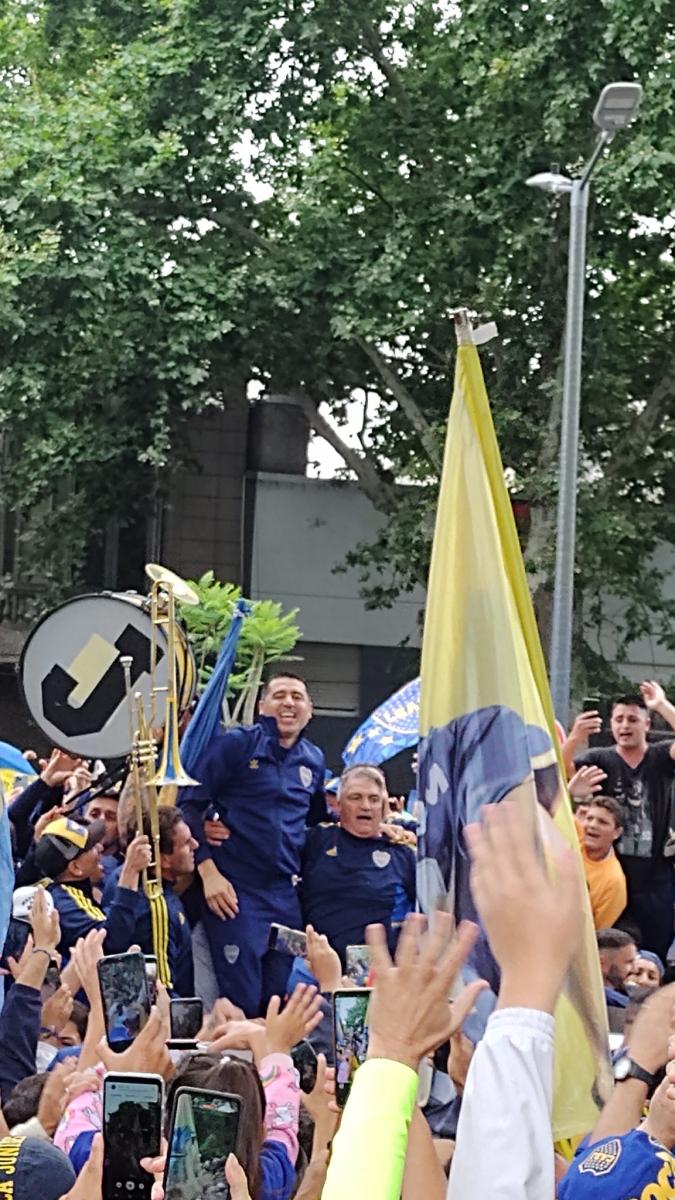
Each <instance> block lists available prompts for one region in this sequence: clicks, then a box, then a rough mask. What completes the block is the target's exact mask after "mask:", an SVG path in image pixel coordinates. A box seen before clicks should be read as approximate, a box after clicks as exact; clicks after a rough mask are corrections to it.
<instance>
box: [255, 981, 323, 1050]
mask: <svg viewBox="0 0 675 1200" xmlns="http://www.w3.org/2000/svg"><path fill="white" fill-rule="evenodd" d="M280 1007H281V1000H280V999H279V997H278V996H272V999H271V1000H270V1002H269V1004H268V1006H267V1014H266V1017H265V1033H266V1040H267V1053H268V1054H290V1052H291V1050H292V1048H293V1046H297V1044H298V1042H301V1041H302V1040H303V1038H307V1037H309V1035H310V1033H312V1032H313V1030H315V1029H316V1027H317V1025H320V1024H321V1020H322V1011H321V996H320V995H319V993H318V992H317V990H316V988H315V987H308V986H307V984H305V983H299V984H298V986H297V987H296V989H295V991H294V992H293V995H292V996H291V998H290V1000H289V1001H288V1003H287V1005H286V1007H285V1008H284V1010H283V1012H280V1011H279V1009H280Z"/></svg>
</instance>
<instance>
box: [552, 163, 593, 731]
mask: <svg viewBox="0 0 675 1200" xmlns="http://www.w3.org/2000/svg"><path fill="white" fill-rule="evenodd" d="M588 194H589V184H588V174H585V175H584V177H583V178H582V179H575V180H573V182H572V189H571V192H570V238H569V260H568V276H567V315H566V322H565V366H564V380H563V401H562V415H561V430H560V466H559V480H558V519H557V526H556V547H555V583H554V591H553V619H552V627H551V663H550V676H551V693H552V696H553V707H554V709H555V714H556V716H557V718H558V720H559V721H561V722H562V724H563V725H564V726H565V727H566V726H567V721H568V717H569V703H570V681H571V673H572V621H573V614H574V546H575V535H576V515H577V460H578V452H579V410H580V399H581V350H582V343H583V323H584V291H585V284H586V217H587V213H588Z"/></svg>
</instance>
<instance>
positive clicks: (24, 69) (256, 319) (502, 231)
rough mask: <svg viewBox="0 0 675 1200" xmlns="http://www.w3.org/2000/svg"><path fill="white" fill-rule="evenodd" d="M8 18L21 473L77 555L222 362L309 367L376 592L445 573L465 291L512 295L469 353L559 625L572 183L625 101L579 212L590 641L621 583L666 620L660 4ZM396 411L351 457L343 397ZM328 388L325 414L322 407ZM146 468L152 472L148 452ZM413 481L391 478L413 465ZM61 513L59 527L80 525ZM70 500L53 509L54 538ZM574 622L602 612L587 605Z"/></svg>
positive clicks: (629, 625) (189, 6) (277, 371)
mask: <svg viewBox="0 0 675 1200" xmlns="http://www.w3.org/2000/svg"><path fill="white" fill-rule="evenodd" d="M2 11H3V14H4V15H3V17H2V26H1V27H0V56H1V62H0V69H2V72H3V83H4V86H3V91H2V94H1V95H0V130H1V131H2V136H3V143H4V145H5V147H6V152H5V156H4V161H3V163H2V164H1V165H0V215H1V218H2V228H1V232H0V289H1V290H0V305H2V312H3V318H4V319H3V330H4V332H3V334H2V349H3V363H4V367H3V372H2V375H1V376H0V389H1V399H2V417H3V419H4V423H5V424H7V425H10V424H11V428H12V437H13V441H14V446H15V447H16V450H15V452H14V456H13V460H14V463H15V467H14V470H13V472H12V476H11V478H10V479H8V480H6V481H5V494H6V495H7V496H8V497H10V499H14V501H15V502H18V500H19V499H20V500H21V501H22V502H23V503H24V504H29V505H32V506H35V505H37V504H39V503H40V502H41V501H43V500H44V498H45V497H46V496H47V495H51V489H52V486H53V480H54V476H55V474H57V473H58V474H61V475H62V476H63V477H64V478H66V479H68V480H69V481H70V487H69V489H67V490H66V494H65V499H64V500H63V504H64V505H65V506H66V509H67V513H68V529H69V530H70V531H71V540H72V543H73V546H72V552H73V554H74V556H75V557H76V558H77V556H78V553H79V554H81V552H82V546H83V544H84V541H85V540H86V537H87V536H88V535H89V534H90V531H91V530H92V529H94V530H96V529H97V528H98V527H100V525H101V522H102V521H103V520H104V519H105V516H106V515H107V514H109V513H110V511H111V510H116V511H118V512H119V513H120V515H122V516H123V517H126V516H127V514H128V508H129V500H128V497H129V496H130V495H133V496H134V497H135V498H136V500H135V502H136V503H137V504H138V505H142V504H143V503H147V498H148V497H149V496H151V495H152V492H153V489H154V488H155V487H156V480H157V471H158V470H161V469H162V467H163V466H164V464H166V463H167V462H168V461H169V457H170V454H171V453H172V451H173V448H174V444H175V441H176V435H177V430H179V429H180V427H181V422H182V421H184V420H185V418H186V415H187V416H188V417H189V413H190V411H192V410H194V409H196V408H198V407H200V406H202V405H204V404H207V403H214V402H215V403H227V381H228V379H230V378H231V377H232V375H233V374H236V375H237V376H239V377H241V376H242V375H243V376H244V377H253V378H259V379H261V380H263V381H265V382H269V381H271V380H272V381H273V382H274V386H275V387H276V388H282V389H293V390H295V391H296V392H297V394H298V395H299V397H300V399H301V402H302V403H303V405H304V406H305V408H306V411H307V412H308V413H309V415H310V419H311V421H312V423H313V425H314V426H315V428H316V429H317V430H318V431H319V432H321V433H323V434H325V435H326V436H328V437H329V439H330V440H331V441H332V443H333V445H334V446H336V447H342V451H343V454H344V458H345V462H346V465H347V466H348V467H349V468H350V469H351V470H352V471H353V472H354V473H355V475H356V477H357V479H358V481H359V485H360V486H361V487H362V488H363V489H364V491H365V492H366V494H367V495H368V496H369V497H370V499H371V500H372V502H373V503H374V504H376V505H377V506H378V507H379V508H381V509H382V511H384V512H385V513H386V514H387V522H386V524H385V526H384V528H383V531H382V534H381V535H380V537H379V539H378V540H377V542H376V543H375V545H374V546H372V547H367V548H366V547H359V548H356V550H355V552H354V555H353V559H354V561H355V562H357V563H359V564H361V566H362V569H363V573H364V586H366V588H369V589H370V597H371V600H372V602H374V603H382V602H386V600H387V598H388V597H392V596H393V595H394V594H395V593H396V590H397V589H398V588H409V587H411V586H413V584H414V583H415V582H417V581H418V580H420V579H421V580H424V579H425V577H426V565H427V562H428V553H429V545H430V538H431V533H432V529H433V512H434V504H435V495H436V484H437V475H438V465H439V462H440V455H441V452H442V442H443V437H444V429H445V420H446V415H447V402H448V393H449V380H450V376H451V368H452V341H453V334H452V322H451V308H452V306H454V305H457V304H460V303H463V304H466V305H468V306H469V307H470V308H472V309H473V310H474V311H475V312H476V313H477V315H478V316H479V317H481V318H482V317H485V318H487V317H490V318H496V319H497V320H498V323H499V326H500V330H501V335H502V336H501V340H500V342H499V344H496V345H495V344H493V346H492V347H491V348H490V349H489V350H488V351H487V352H486V354H485V355H484V365H485V368H486V374H487V376H488V379H487V382H488V390H489V392H490V395H491V399H492V403H493V408H494V412H495V419H496V423H497V427H498V434H499V438H500V443H501V447H502V452H503V457H504V461H505V466H506V467H507V468H508V471H509V477H510V479H511V481H512V487H513V492H514V495H515V496H522V497H525V498H526V499H527V500H528V501H529V502H530V505H531V511H532V522H531V526H530V529H529V535H528V538H527V546H526V553H527V556H528V559H529V562H530V565H531V568H532V571H533V574H534V578H535V582H536V586H537V591H536V600H537V607H538V611H539V614H540V618H541V620H542V622H544V623H545V619H546V607H547V597H548V591H549V588H550V578H551V565H552V542H553V538H552V531H553V513H554V508H555V489H556V479H555V466H556V454H557V441H558V425H559V401H560V355H561V332H562V325H563V308H564V280H565V267H566V234H567V219H568V214H567V209H566V204H565V202H564V201H563V202H556V201H552V202H547V201H546V200H545V199H544V198H543V197H541V196H539V195H538V194H533V193H531V192H530V191H529V190H528V189H526V188H525V187H524V186H523V181H524V179H525V178H526V177H527V176H528V175H530V174H532V173H533V172H535V171H536V170H541V169H547V168H548V167H549V166H550V163H551V162H552V161H555V162H557V163H558V164H559V165H560V166H561V167H562V168H564V169H570V170H572V169H574V168H575V167H576V166H578V164H579V163H580V162H581V161H582V160H583V158H584V157H585V156H586V155H587V153H588V151H589V149H590V145H591V139H592V133H591V130H590V122H589V113H590V111H591V110H592V107H593V103H594V100H595V97H596V95H597V93H598V92H599V90H600V88H601V86H602V85H603V84H604V83H605V82H607V81H608V80H609V79H612V78H622V77H625V78H634V77H638V78H640V79H641V81H642V83H643V85H644V86H645V90H646V96H645V102H644V105H643V111H642V114H641V116H640V119H639V123H638V124H637V125H636V126H635V129H634V130H633V131H631V133H630V135H629V136H627V137H625V138H624V139H622V140H621V141H620V142H617V145H616V147H615V148H614V149H613V150H612V158H611V166H610V165H609V164H608V166H607V167H606V168H605V167H603V166H601V168H600V169H599V171H598V174H597V180H596V182H595V183H594V202H593V208H592V213H591V228H590V231H589V232H590V238H589V244H590V250H591V268H590V272H589V293H590V295H589V308H588V320H587V326H586V341H585V359H584V407H583V429H582V439H583V440H582V457H583V476H582V481H581V484H580V493H579V535H580V536H579V555H578V580H579V584H580V589H579V595H581V585H583V591H584V605H583V607H582V605H581V603H579V604H578V606H577V611H578V618H579V630H578V633H579V636H578V644H577V651H578V655H579V662H580V664H581V666H582V668H583V669H584V670H585V672H586V675H587V678H588V682H589V685H591V684H592V685H593V686H598V685H599V684H601V683H602V682H603V680H602V678H601V675H602V673H603V672H604V671H605V670H606V668H605V666H604V664H603V661H602V648H601V645H598V644H597V643H596V644H594V642H593V638H590V639H589V636H588V634H589V629H588V625H589V624H590V625H591V626H592V625H594V624H597V623H598V622H599V619H600V616H601V609H602V604H603V601H602V599H601V597H602V596H603V595H606V594H607V593H615V594H616V595H618V596H620V597H622V598H623V600H624V602H625V608H624V611H623V614H622V615H621V617H620V619H619V629H618V633H619V637H620V641H621V642H622V643H623V645H624V646H625V645H626V644H627V643H628V642H629V641H630V639H631V638H633V637H635V636H636V635H637V634H639V633H642V632H645V631H647V630H650V631H652V630H655V631H657V632H658V633H659V635H660V637H661V639H662V640H664V641H666V642H669V641H670V642H671V643H673V638H674V634H673V624H672V621H673V616H674V614H673V610H672V605H668V603H667V602H666V601H665V599H664V595H663V587H662V583H663V581H662V579H661V578H660V577H659V573H658V571H657V570H656V568H655V567H654V565H653V562H652V555H653V551H654V549H655V547H656V545H657V544H658V543H659V542H660V541H665V542H672V541H673V540H675V532H674V528H673V516H672V510H671V507H670V506H669V503H668V502H669V500H670V499H671V498H672V496H673V492H674V490H675V488H674V482H675V480H674V474H675V468H674V467H673V461H674V459H673V448H674V439H673V417H672V411H673V406H672V393H673V384H672V379H673V372H672V366H673V362H672V354H671V352H670V349H669V335H670V334H671V333H672V317H671V312H672V303H671V302H672V292H673V283H672V280H673V267H672V247H673V222H672V220H671V219H670V207H671V205H670V201H669V195H670V191H669V187H668V180H669V178H670V173H671V169H672V163H673V156H674V154H675V134H674V133H673V129H672V120H671V119H670V118H671V115H672V104H673V101H672V94H671V93H672V88H671V82H670V81H671V76H672V58H673V51H672V45H673V23H672V19H671V17H670V15H669V12H668V10H667V8H666V7H665V6H663V5H661V4H654V5H650V6H647V7H646V8H645V6H639V7H638V8H636V7H635V6H632V5H630V4H629V3H628V0H606V2H605V3H604V4H603V5H602V6H597V5H596V6H593V5H590V6H589V5H587V4H585V3H583V2H582V0H528V2H527V3H524V4H522V5H519V6H518V7H517V8H514V6H513V5H510V4H508V3H506V2H505V0H502V2H500V0H481V3H478V2H474V3H472V2H468V3H466V4H463V5H462V6H461V13H460V11H459V10H458V9H457V8H456V7H455V6H453V5H451V4H448V3H444V2H442V0H411V2H410V3H406V4H400V3H387V2H386V0H359V3H356V0H255V2H253V0H243V2H241V3H238V4H237V5H234V4H233V3H232V2H231V0H227V2H224V3H221V4H219V5H218V6H213V5H212V4H210V3H206V0H145V2H144V3H143V4H138V3H132V2H131V0H126V2H125V0H88V2H87V3H84V4H82V3H75V2H74V0H71V2H70V3H64V0H59V2H58V3H56V2H55V0H54V2H52V0H42V2H41V3H40V2H38V3H36V4H35V5H34V6H33V8H32V9H31V11H30V14H29V15H30V20H28V19H27V9H26V7H25V5H24V4H22V3H20V0H6V3H5V6H4V9H3V10H2ZM359 389H362V390H363V391H364V392H365V393H368V392H373V393H376V394H377V395H378V396H379V397H380V399H381V403H380V404H379V406H378V407H377V408H376V410H375V408H374V406H371V407H372V410H373V411H375V412H376V415H374V416H373V417H372V418H371V420H370V421H369V422H367V423H366V425H365V428H364V431H363V435H362V452H361V453H355V452H350V451H349V450H348V449H346V448H345V447H344V443H343V439H341V435H340V427H339V423H340V418H341V415H342V413H343V410H344V405H345V403H346V401H347V400H348V399H349V398H350V397H351V396H352V395H353V394H354V392H355V391H358V390H359ZM325 406H327V409H328V412H329V416H328V418H327V417H326V407H325ZM139 460H140V462H141V467H140V470H139ZM400 478H406V479H408V480H412V481H415V482H416V483H417V485H418V486H417V488H416V490H415V491H414V492H412V493H411V491H410V489H407V490H405V489H401V488H400V487H398V486H397V485H396V480H397V479H400ZM62 512H63V510H59V508H58V506H57V507H56V509H55V510H53V518H54V517H55V518H56V521H58V522H59V524H58V528H59V529H62V528H63V521H62ZM54 528H55V521H54V519H52V520H51V521H49V520H43V521H42V532H43V535H44V536H45V537H52V538H53V536H54ZM582 622H585V623H586V626H585V628H584V627H582Z"/></svg>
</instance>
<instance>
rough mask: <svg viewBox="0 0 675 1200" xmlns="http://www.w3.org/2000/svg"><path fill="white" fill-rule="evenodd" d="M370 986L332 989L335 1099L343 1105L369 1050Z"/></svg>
mask: <svg viewBox="0 0 675 1200" xmlns="http://www.w3.org/2000/svg"><path fill="white" fill-rule="evenodd" d="M369 1004H370V988H363V989H361V990H360V991H358V992H357V991H353V992H352V991H349V992H347V991H345V992H333V1038H334V1042H335V1099H336V1101H337V1103H338V1104H339V1105H340V1107H341V1108H344V1106H345V1104H346V1103H347V1099H348V1097H349V1092H350V1089H351V1086H352V1081H353V1079H354V1075H355V1074H356V1071H357V1069H358V1068H359V1067H360V1066H361V1063H362V1062H364V1061H365V1058H366V1054H367V1052H368V1005H369Z"/></svg>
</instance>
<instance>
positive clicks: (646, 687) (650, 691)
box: [640, 679, 666, 712]
mask: <svg viewBox="0 0 675 1200" xmlns="http://www.w3.org/2000/svg"><path fill="white" fill-rule="evenodd" d="M640 694H641V696H642V699H643V700H644V702H645V704H646V705H647V708H648V709H649V710H650V711H651V712H654V710H658V709H659V708H660V707H661V705H662V704H665V703H666V693H665V692H664V690H663V688H662V687H661V684H660V683H657V682H656V680H655V679H646V680H645V682H644V683H641V684H640Z"/></svg>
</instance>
